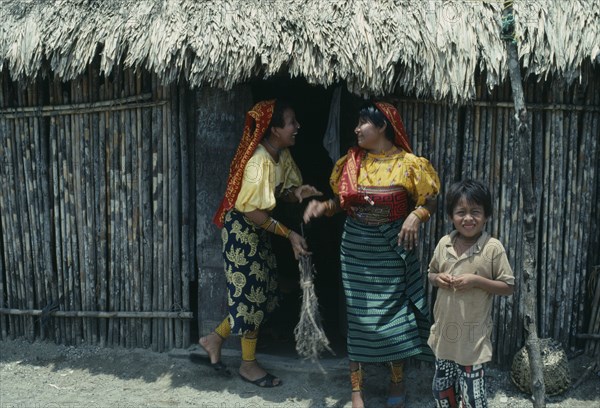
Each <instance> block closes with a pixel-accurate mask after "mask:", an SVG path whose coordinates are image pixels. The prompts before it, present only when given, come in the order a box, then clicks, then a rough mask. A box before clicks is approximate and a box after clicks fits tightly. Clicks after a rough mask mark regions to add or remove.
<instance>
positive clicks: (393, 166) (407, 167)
mask: <svg viewBox="0 0 600 408" xmlns="http://www.w3.org/2000/svg"><path fill="white" fill-rule="evenodd" d="M345 164H346V156H343V157H342V158H340V159H339V160H338V161H337V163H336V164H335V166H334V167H333V171H332V172H331V177H330V179H329V184H330V185H331V188H332V189H333V192H334V193H335V194H338V183H339V180H340V177H341V175H342V171H343V169H344V165H345ZM358 185H359V186H360V187H391V186H402V187H404V189H406V191H407V192H408V194H409V195H410V197H411V198H412V200H413V201H414V202H415V205H416V206H417V207H418V206H420V205H424V204H425V201H426V199H427V197H430V196H431V197H435V196H436V195H437V194H438V192H439V191H440V179H439V177H438V175H437V173H436V171H435V169H434V168H433V166H432V165H431V163H429V160H427V159H425V158H424V157H417V156H415V155H414V154H412V153H407V152H405V151H404V150H401V151H400V152H399V153H397V154H393V155H387V156H386V155H383V154H372V153H367V155H366V156H365V157H364V158H363V159H362V161H361V163H360V171H359V172H358Z"/></svg>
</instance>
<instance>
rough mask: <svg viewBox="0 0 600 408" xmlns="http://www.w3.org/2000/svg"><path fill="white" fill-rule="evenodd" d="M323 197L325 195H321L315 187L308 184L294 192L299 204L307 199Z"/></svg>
mask: <svg viewBox="0 0 600 408" xmlns="http://www.w3.org/2000/svg"><path fill="white" fill-rule="evenodd" d="M322 195H323V193H321V192H320V191H319V190H317V189H316V188H315V187H313V186H309V185H308V184H303V185H301V186H300V187H296V189H295V190H294V196H295V197H296V199H297V200H298V202H299V203H301V202H302V200H304V199H305V198H308V197H317V196H322Z"/></svg>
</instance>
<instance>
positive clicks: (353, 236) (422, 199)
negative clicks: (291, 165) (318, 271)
mask: <svg viewBox="0 0 600 408" xmlns="http://www.w3.org/2000/svg"><path fill="white" fill-rule="evenodd" d="M355 133H356V135H357V138H358V146H357V147H353V148H351V149H350V150H349V151H348V154H347V155H346V156H344V157H342V158H341V159H340V160H339V161H338V162H337V163H336V165H335V167H334V169H333V172H332V174H331V178H330V183H331V187H332V189H333V191H334V193H336V197H335V199H333V200H329V201H324V202H322V201H316V200H314V201H311V202H310V203H309V205H308V206H307V208H306V210H305V213H304V221H305V222H308V221H309V220H310V219H311V218H315V217H319V216H321V215H329V216H331V215H333V214H335V213H336V212H338V211H341V210H343V211H345V212H346V213H347V215H348V217H347V219H346V223H345V224H344V232H343V235H342V243H341V250H340V254H341V255H340V256H341V264H342V283H343V286H344V292H345V295H346V315H347V319H348V337H347V346H348V356H349V359H350V378H351V382H352V391H353V392H352V406H353V407H362V406H363V405H364V401H363V395H362V368H361V363H383V362H385V363H389V365H390V371H391V384H390V393H389V397H388V401H387V405H388V406H391V407H403V406H404V403H405V390H404V384H403V382H402V380H403V375H404V372H403V368H404V364H403V360H404V359H406V358H408V357H421V358H423V357H426V358H429V359H431V358H432V354H431V350H430V349H429V348H428V346H427V335H428V328H429V325H428V319H427V316H428V309H427V305H426V298H425V292H424V288H423V283H422V279H421V274H420V267H419V262H418V259H417V257H416V254H415V252H414V251H413V250H414V249H415V248H416V245H417V239H418V233H419V226H420V224H422V223H424V222H427V220H428V219H429V216H430V213H431V212H432V211H433V210H434V208H435V198H436V196H437V194H438V191H439V188H440V181H439V178H438V175H437V173H436V172H435V170H434V169H433V167H432V166H431V164H430V163H429V161H427V160H426V159H424V158H422V157H417V156H415V155H414V154H412V153H411V148H410V146H409V143H408V139H407V136H406V131H405V130H404V124H403V123H402V119H401V118H400V115H399V113H398V111H397V110H396V108H394V107H393V106H392V105H390V104H388V103H383V102H377V103H374V104H368V105H366V106H365V107H363V108H362V109H361V111H360V113H359V121H358V125H357V126H356V128H355Z"/></svg>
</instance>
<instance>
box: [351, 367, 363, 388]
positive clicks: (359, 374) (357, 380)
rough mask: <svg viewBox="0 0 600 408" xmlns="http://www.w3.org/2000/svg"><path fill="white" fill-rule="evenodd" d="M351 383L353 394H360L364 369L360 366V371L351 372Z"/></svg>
mask: <svg viewBox="0 0 600 408" xmlns="http://www.w3.org/2000/svg"><path fill="white" fill-rule="evenodd" d="M350 382H351V383H352V392H360V391H361V390H362V383H363V369H362V366H360V365H359V366H358V369H356V370H353V371H350Z"/></svg>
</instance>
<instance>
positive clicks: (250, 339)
mask: <svg viewBox="0 0 600 408" xmlns="http://www.w3.org/2000/svg"><path fill="white" fill-rule="evenodd" d="M257 334H258V333H256V332H253V333H246V334H245V335H244V336H243V337H242V360H243V361H254V360H256V343H257V341H258V336H257Z"/></svg>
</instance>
